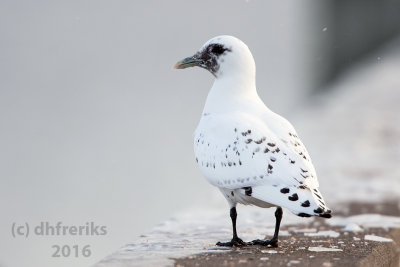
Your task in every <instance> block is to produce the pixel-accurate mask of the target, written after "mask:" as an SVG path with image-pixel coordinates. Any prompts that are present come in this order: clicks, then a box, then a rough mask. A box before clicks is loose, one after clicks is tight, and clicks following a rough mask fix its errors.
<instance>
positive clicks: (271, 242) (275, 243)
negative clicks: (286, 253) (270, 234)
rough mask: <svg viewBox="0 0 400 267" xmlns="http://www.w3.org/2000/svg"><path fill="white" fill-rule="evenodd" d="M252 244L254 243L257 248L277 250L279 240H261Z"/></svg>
mask: <svg viewBox="0 0 400 267" xmlns="http://www.w3.org/2000/svg"><path fill="white" fill-rule="evenodd" d="M250 243H252V244H253V245H256V246H263V247H268V246H270V247H273V248H277V247H278V240H277V239H271V240H260V239H256V240H253V241H251V242H250Z"/></svg>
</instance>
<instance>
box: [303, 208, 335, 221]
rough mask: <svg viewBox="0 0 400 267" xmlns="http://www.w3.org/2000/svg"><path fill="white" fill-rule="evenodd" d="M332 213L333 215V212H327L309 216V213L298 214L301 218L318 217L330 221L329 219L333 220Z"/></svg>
mask: <svg viewBox="0 0 400 267" xmlns="http://www.w3.org/2000/svg"><path fill="white" fill-rule="evenodd" d="M331 213H332V211H331V210H327V211H325V212H324V213H320V214H307V213H304V212H301V213H298V214H297V216H300V217H311V216H318V217H322V218H326V219H329V218H332V214H331Z"/></svg>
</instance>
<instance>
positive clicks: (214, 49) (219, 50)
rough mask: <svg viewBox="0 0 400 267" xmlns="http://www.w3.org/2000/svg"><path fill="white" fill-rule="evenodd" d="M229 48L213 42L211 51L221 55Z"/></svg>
mask: <svg viewBox="0 0 400 267" xmlns="http://www.w3.org/2000/svg"><path fill="white" fill-rule="evenodd" d="M226 50H227V49H226V48H225V47H224V46H222V45H220V44H212V45H211V46H210V51H211V53H213V54H215V55H221V54H223V53H224V52H225V51H226Z"/></svg>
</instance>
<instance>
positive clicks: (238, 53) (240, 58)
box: [174, 35, 255, 79]
mask: <svg viewBox="0 0 400 267" xmlns="http://www.w3.org/2000/svg"><path fill="white" fill-rule="evenodd" d="M195 66H198V67H201V68H204V69H206V70H208V71H209V72H211V73H212V74H213V75H214V76H215V77H216V78H217V79H219V78H222V77H230V76H232V75H236V76H237V75H239V76H243V75H244V76H247V77H249V78H254V77H255V63H254V59H253V56H252V54H251V52H250V50H249V48H248V47H247V45H246V44H245V43H243V42H242V41H241V40H239V39H238V38H236V37H233V36H228V35H222V36H217V37H214V38H212V39H211V40H208V41H207V42H206V43H205V44H204V45H203V46H202V47H201V48H200V50H199V51H197V52H196V53H195V54H194V55H193V56H191V57H187V58H185V59H183V60H181V61H179V62H177V63H176V64H175V66H174V68H175V69H185V68H188V67H195Z"/></svg>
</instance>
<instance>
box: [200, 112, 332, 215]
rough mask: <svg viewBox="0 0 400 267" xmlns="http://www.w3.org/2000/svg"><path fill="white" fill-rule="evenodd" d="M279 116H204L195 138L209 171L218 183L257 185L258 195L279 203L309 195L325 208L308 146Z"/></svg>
mask: <svg viewBox="0 0 400 267" xmlns="http://www.w3.org/2000/svg"><path fill="white" fill-rule="evenodd" d="M277 116H278V115H276V114H274V113H272V114H270V115H269V117H267V118H265V117H263V116H257V117H256V116H252V115H249V114H246V113H243V112H235V113H229V114H227V113H226V114H220V115H216V116H208V118H207V116H206V117H203V118H202V120H201V122H200V124H199V127H198V128H197V130H196V133H195V140H194V142H195V144H194V146H195V155H196V160H197V162H198V164H199V166H200V169H201V171H202V173H203V175H204V176H205V177H206V178H207V180H208V181H209V182H210V183H212V184H213V185H215V186H218V187H222V188H226V189H233V190H234V189H240V188H242V189H243V190H245V189H244V188H248V187H251V188H253V189H252V190H253V191H254V193H253V197H254V196H256V195H257V198H258V199H261V200H263V201H266V202H269V203H272V204H275V205H283V206H286V207H288V206H290V205H289V204H291V203H292V202H291V201H297V199H296V198H299V196H302V195H304V198H307V199H303V200H302V201H303V202H304V201H306V200H308V201H310V202H312V203H313V204H315V205H314V206H315V207H319V206H321V205H322V206H323V207H325V204H324V201H323V199H322V196H320V194H319V192H318V180H317V176H316V173H315V169H314V166H313V164H312V162H311V159H310V156H309V154H308V152H307V150H306V149H305V147H304V145H303V144H302V142H301V141H300V139H299V138H298V136H297V133H296V132H295V130H294V128H293V126H291V124H290V123H289V122H287V121H286V120H285V119H283V118H281V117H279V118H278V117H277ZM259 117H261V118H263V119H259ZM269 118H271V119H269ZM268 121H270V122H271V123H268ZM205 129H206V130H205ZM273 188H275V190H273ZM271 190H272V191H274V193H273V192H272V191H271ZM275 191H276V192H275ZM289 192H290V194H289ZM275 194H276V196H275V197H273V196H274V195H275ZM291 197H292V199H296V200H292V199H291ZM300 200H301V199H300ZM314 200H315V201H314ZM318 202H319V204H320V205H319V204H318ZM282 203H283V204H282ZM311 206H312V205H311ZM297 213H301V212H297Z"/></svg>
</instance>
